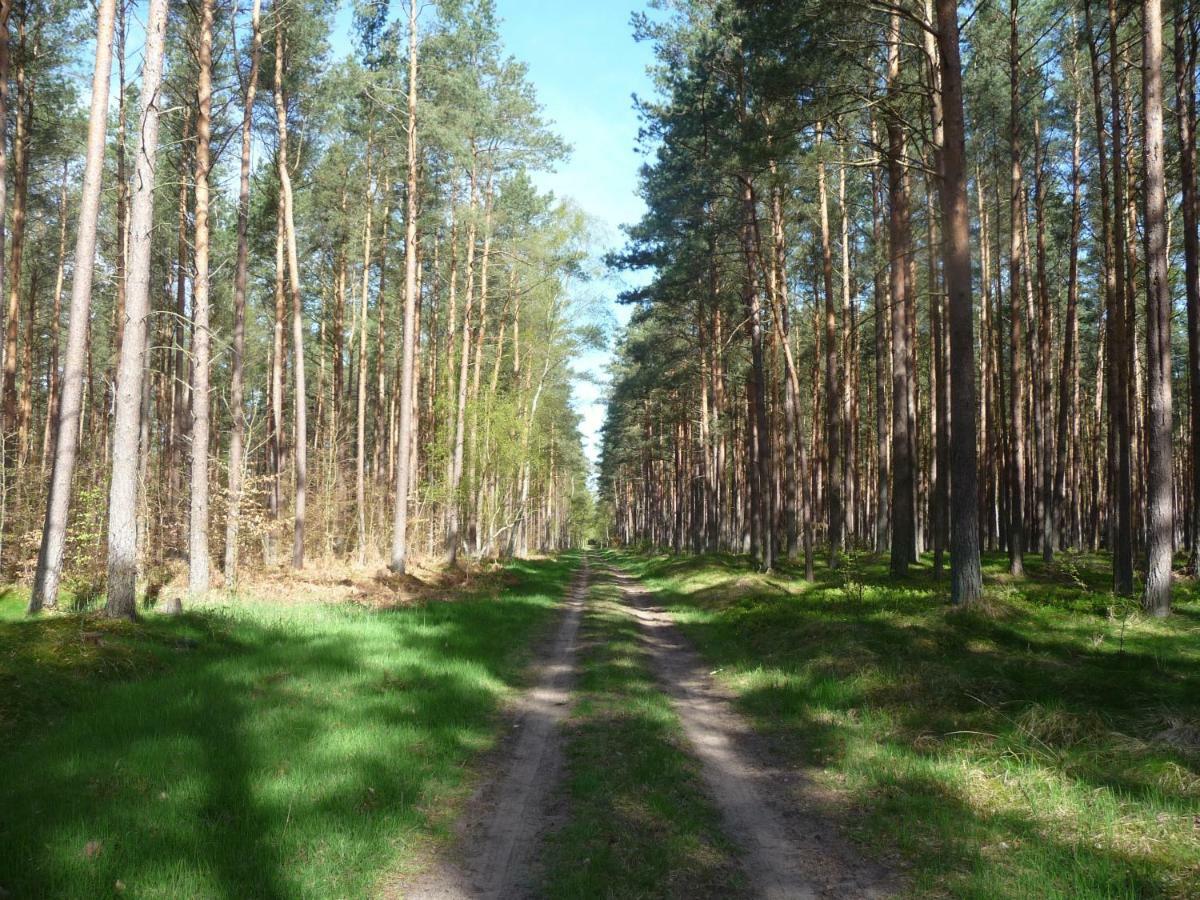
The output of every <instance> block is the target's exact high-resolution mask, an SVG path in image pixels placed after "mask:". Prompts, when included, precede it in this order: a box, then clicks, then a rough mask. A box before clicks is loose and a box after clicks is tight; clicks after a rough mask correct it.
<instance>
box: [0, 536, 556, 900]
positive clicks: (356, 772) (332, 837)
mask: <svg viewBox="0 0 1200 900" xmlns="http://www.w3.org/2000/svg"><path fill="white" fill-rule="evenodd" d="M575 562H576V560H575V559H574V558H564V559H563V560H562V561H559V562H553V561H549V562H540V563H537V564H528V563H527V564H522V565H520V566H519V567H514V568H513V574H514V583H513V584H511V585H510V586H508V587H506V588H504V589H503V590H502V591H501V592H500V593H499V594H498V595H497V596H496V597H492V596H490V595H484V594H481V595H480V596H479V597H478V598H476V599H468V600H465V601H460V600H458V599H456V601H455V602H452V603H429V604H426V605H424V606H419V607H412V608H404V609H397V610H390V611H368V610H365V609H360V608H355V607H349V606H319V605H297V606H288V607H279V606H273V605H269V604H260V603H255V602H253V601H249V600H247V601H245V602H239V603H230V602H225V603H220V604H208V605H205V606H202V607H197V608H193V609H192V610H191V611H190V612H189V613H188V614H187V615H186V616H184V617H182V618H180V619H176V620H172V619H167V618H164V617H160V616H156V615H150V616H148V617H147V618H146V621H145V622H144V623H142V624H139V625H129V624H127V623H116V624H113V623H106V622H101V621H99V620H96V619H93V618H82V617H78V616H58V617H51V618H46V619H42V620H39V621H34V622H25V621H21V622H12V623H10V624H5V625H3V626H2V627H0V697H3V701H0V702H3V706H0V711H2V712H3V718H0V729H2V730H0V734H3V735H4V741H3V746H4V750H3V751H2V752H0V766H3V769H2V771H4V772H5V773H6V775H5V776H3V777H2V778H0V809H3V810H4V816H3V817H0V847H3V849H2V850H0V886H2V887H3V888H4V889H5V890H7V891H8V892H10V894H12V895H13V896H29V897H35V896H40V897H49V896H53V897H81V898H82V897H96V896H106V895H110V894H112V893H113V892H114V891H120V890H126V891H128V893H129V894H130V895H133V896H138V897H171V898H178V897H217V896H219V897H251V896H252V897H267V898H270V897H281V898H282V897H322V898H324V897H331V896H364V895H370V894H371V893H372V886H373V885H375V884H377V882H378V881H379V879H380V878H381V877H384V876H385V875H386V874H387V872H388V870H389V869H391V868H393V867H397V866H403V865H404V863H405V861H406V859H407V858H408V854H409V853H410V851H411V849H412V847H413V845H414V843H415V842H419V841H426V840H428V839H429V838H430V836H431V835H434V836H436V835H439V834H444V833H445V831H446V828H447V825H446V819H447V814H448V812H449V811H450V810H452V809H453V808H454V803H455V801H456V798H458V797H460V796H461V794H462V792H463V791H464V790H465V789H466V784H465V782H464V779H465V772H466V770H465V768H464V764H465V763H466V762H468V761H469V760H470V758H471V757H472V755H473V754H475V753H477V752H478V751H480V750H481V749H484V748H486V747H488V746H490V745H491V744H492V743H493V742H494V740H495V736H496V735H495V732H496V725H497V722H496V713H497V711H498V708H499V706H500V704H501V703H502V702H503V700H504V699H505V698H506V696H508V695H509V694H510V692H511V691H512V690H513V689H514V688H515V687H517V686H518V684H519V681H520V677H521V671H522V662H523V660H524V658H525V651H526V649H527V648H528V647H529V645H530V642H531V640H532V638H533V637H534V636H535V635H536V634H537V633H539V631H540V628H541V626H543V625H544V623H546V622H547V621H548V619H549V617H550V615H551V613H552V611H553V609H554V608H555V606H556V605H557V603H558V601H559V599H560V598H561V596H562V593H563V591H564V590H565V588H566V585H567V583H568V581H569V578H570V575H571V572H572V570H573V568H574V565H575ZM81 635H85V636H88V637H86V638H84V639H81ZM90 635H94V636H90Z"/></svg>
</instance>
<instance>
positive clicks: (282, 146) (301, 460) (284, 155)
mask: <svg viewBox="0 0 1200 900" xmlns="http://www.w3.org/2000/svg"><path fill="white" fill-rule="evenodd" d="M283 61H284V33H283V19H282V16H281V13H280V10H279V7H278V6H277V7H275V82H274V88H275V90H274V95H275V124H276V133H277V135H278V142H279V150H278V153H277V156H278V159H277V162H278V170H279V199H280V205H281V207H282V211H283V238H284V249H285V251H286V254H287V259H286V262H287V282H286V284H287V288H288V294H289V297H290V300H291V306H292V352H293V361H294V362H293V371H292V381H293V386H294V388H295V399H294V402H293V410H292V418H293V420H294V425H295V435H294V438H293V446H294V450H293V461H292V465H293V467H294V469H295V479H296V481H295V486H296V496H295V501H294V503H295V509H294V514H295V527H294V530H293V537H292V568H294V569H303V568H304V528H305V524H306V519H307V513H308V389H307V386H306V385H305V381H304V308H303V304H302V302H301V297H300V257H299V254H298V252H297V249H296V219H295V203H294V200H293V197H292V175H291V172H290V171H289V169H288V126H287V98H286V96H285V95H284V90H283Z"/></svg>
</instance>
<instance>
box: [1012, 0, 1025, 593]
mask: <svg viewBox="0 0 1200 900" xmlns="http://www.w3.org/2000/svg"><path fill="white" fill-rule="evenodd" d="M1019 21H1020V19H1019V3H1018V0H1010V7H1009V44H1008V63H1009V70H1008V71H1009V101H1010V103H1009V122H1008V132H1009V145H1008V146H1009V158H1010V162H1011V166H1012V169H1011V177H1010V180H1009V207H1008V210H1009V226H1010V228H1009V245H1008V246H1009V253H1008V291H1009V318H1010V320H1011V325H1012V335H1011V338H1012V343H1011V352H1010V354H1009V357H1010V361H1011V364H1012V378H1011V384H1010V386H1009V404H1010V405H1009V421H1010V423H1011V426H1012V430H1011V431H1010V432H1009V449H1008V453H1009V462H1008V465H1009V499H1008V570H1009V574H1011V575H1014V576H1017V577H1020V576H1023V575H1024V574H1025V397H1026V393H1027V387H1028V386H1027V375H1026V369H1025V319H1026V316H1025V311H1024V310H1023V309H1022V306H1023V303H1022V300H1021V277H1022V274H1021V261H1022V256H1023V252H1022V251H1023V248H1022V240H1021V239H1022V237H1023V234H1024V229H1023V228H1022V220H1023V219H1024V215H1025V213H1024V210H1025V206H1024V204H1023V203H1022V195H1023V193H1024V190H1025V186H1024V180H1023V178H1022V173H1021V88H1020V86H1021V74H1020V73H1021V45H1020V36H1019V32H1018V28H1017V26H1018V23H1019Z"/></svg>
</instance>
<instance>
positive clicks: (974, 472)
mask: <svg viewBox="0 0 1200 900" xmlns="http://www.w3.org/2000/svg"><path fill="white" fill-rule="evenodd" d="M937 21H938V50H939V55H940V57H941V69H942V109H943V128H944V138H945V143H944V146H943V150H942V193H941V196H942V218H943V220H944V222H945V230H946V257H945V264H944V267H943V268H944V272H945V278H946V295H947V301H948V302H947V315H948V317H949V323H948V324H949V330H950V371H951V390H950V417H951V422H950V491H951V494H950V600H951V602H952V603H955V604H958V605H966V604H970V603H973V602H974V601H976V600H978V599H979V597H980V596H981V595H982V593H983V576H982V574H981V572H980V564H979V488H978V481H979V472H978V458H977V452H978V451H977V447H976V427H977V422H976V414H977V409H976V401H975V335H974V319H973V316H974V308H973V305H972V300H971V221H970V211H969V209H968V195H967V165H966V162H967V161H966V125H965V122H964V120H963V96H962V64H961V61H960V58H959V48H958V4H957V3H956V2H955V0H937ZM984 277H985V278H986V274H985V276H984Z"/></svg>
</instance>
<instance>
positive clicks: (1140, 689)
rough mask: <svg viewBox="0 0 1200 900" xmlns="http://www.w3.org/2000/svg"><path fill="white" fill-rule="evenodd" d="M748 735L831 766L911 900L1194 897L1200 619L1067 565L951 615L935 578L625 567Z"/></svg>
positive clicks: (1087, 564)
mask: <svg viewBox="0 0 1200 900" xmlns="http://www.w3.org/2000/svg"><path fill="white" fill-rule="evenodd" d="M622 564H623V565H624V566H625V567H627V568H628V569H629V570H630V571H631V573H633V574H635V575H638V576H640V577H642V578H643V579H644V580H645V582H646V584H647V585H648V586H649V587H652V588H653V589H655V590H657V591H658V592H659V596H660V599H661V600H662V602H664V603H665V604H666V605H667V606H668V607H669V608H671V609H672V611H673V614H674V615H675V616H676V617H677V619H678V620H679V621H680V623H681V624H682V625H683V627H684V628H685V630H686V631H687V633H688V634H689V636H690V637H691V638H692V639H693V640H694V641H695V643H696V644H697V646H698V647H699V649H700V650H701V651H702V652H703V653H704V654H705V655H706V656H707V658H708V659H709V660H710V661H711V662H712V664H713V665H714V667H715V668H717V669H718V670H719V677H720V678H721V679H722V680H723V681H724V683H725V684H726V685H727V686H728V687H730V688H731V689H732V690H734V691H735V692H736V693H737V695H738V696H739V698H740V703H741V706H742V708H743V710H744V711H745V712H747V713H748V714H749V715H750V716H751V717H752V718H753V720H754V721H755V722H756V723H757V725H758V726H759V727H760V728H761V729H762V730H764V731H766V732H768V733H770V734H771V735H772V736H773V737H774V739H775V740H776V741H777V742H778V743H779V744H780V745H781V747H783V748H784V750H785V752H787V753H789V754H791V756H792V758H793V759H795V760H796V761H797V762H798V763H800V764H811V765H816V766H820V767H822V769H823V773H822V774H821V776H820V777H822V778H824V779H825V780H827V781H828V782H829V783H830V784H832V785H834V786H836V787H838V788H839V789H840V791H841V792H842V795H843V796H844V797H845V798H846V799H847V802H848V803H849V804H850V805H851V806H852V807H853V808H854V810H855V812H856V815H854V816H853V817H852V821H853V822H854V823H855V825H854V828H855V830H856V832H857V833H858V836H859V837H860V838H861V839H862V840H864V841H865V842H866V843H868V844H873V845H876V846H879V847H881V848H888V849H892V848H895V849H897V850H899V851H900V852H901V853H902V854H903V855H904V856H905V857H907V859H909V860H910V861H911V863H912V866H913V870H912V873H913V880H912V890H913V893H914V894H915V895H917V896H923V897H924V896H931V895H946V894H949V895H953V896H961V897H979V898H992V897H1034V896H1036V897H1040V898H1050V897H1063V898H1067V897H1070V898H1079V897H1097V898H1099V897H1106V898H1107V897H1131V898H1132V897H1198V896H1200V602H1197V595H1196V589H1195V586H1193V585H1191V584H1181V585H1180V586H1179V588H1178V589H1177V591H1176V597H1177V607H1176V609H1177V612H1176V614H1175V615H1174V616H1172V617H1171V618H1170V619H1169V620H1166V621H1154V620H1148V619H1143V618H1141V617H1139V616H1138V615H1136V613H1134V612H1132V611H1131V610H1130V609H1129V608H1127V607H1122V606H1118V607H1116V608H1113V600H1112V598H1111V597H1110V596H1108V595H1106V594H1104V593H1102V591H1103V588H1102V587H1101V586H1102V585H1103V584H1104V583H1105V581H1106V579H1107V576H1106V569H1105V565H1106V563H1105V561H1104V560H1101V559H1098V558H1088V557H1076V558H1070V559H1066V560H1064V562H1063V563H1062V564H1060V565H1059V566H1057V567H1055V568H1052V569H1043V568H1042V567H1041V566H1040V565H1039V564H1038V563H1033V564H1032V566H1031V568H1032V572H1031V576H1030V578H1029V579H1027V580H1025V581H1021V582H1011V581H1008V580H1006V579H1005V578H1004V577H1003V576H1002V574H1001V571H1002V568H1003V562H1002V560H1000V559H999V558H989V559H988V560H987V572H986V573H985V576H986V577H987V580H988V582H989V585H990V587H989V597H988V602H987V603H986V604H985V605H984V607H983V608H982V609H981V610H979V611H975V612H958V611H951V610H950V609H948V607H947V606H946V605H945V601H944V583H943V585H934V584H933V582H932V580H931V577H930V574H929V571H928V569H923V570H918V572H917V573H916V574H915V575H913V576H912V577H911V578H910V579H909V580H907V581H904V582H900V583H897V582H896V581H895V579H893V578H891V577H890V576H889V575H888V574H887V572H886V562H885V563H883V564H877V563H868V562H866V561H864V560H852V561H851V562H850V563H849V564H847V565H846V566H844V567H843V570H842V571H841V572H838V573H833V572H829V571H818V579H817V581H816V583H814V584H812V585H808V584H806V583H804V582H803V581H802V579H801V577H800V576H799V575H798V574H797V573H794V572H787V571H785V572H783V573H781V574H778V575H773V576H763V575H760V574H757V573H755V572H754V571H753V570H752V569H751V567H750V566H749V565H748V564H747V563H746V561H745V560H742V559H738V558H733V557H727V556H707V557H698V558H683V559H678V558H677V559H671V558H666V557H635V556H627V557H625V558H624V559H623V560H622Z"/></svg>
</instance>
